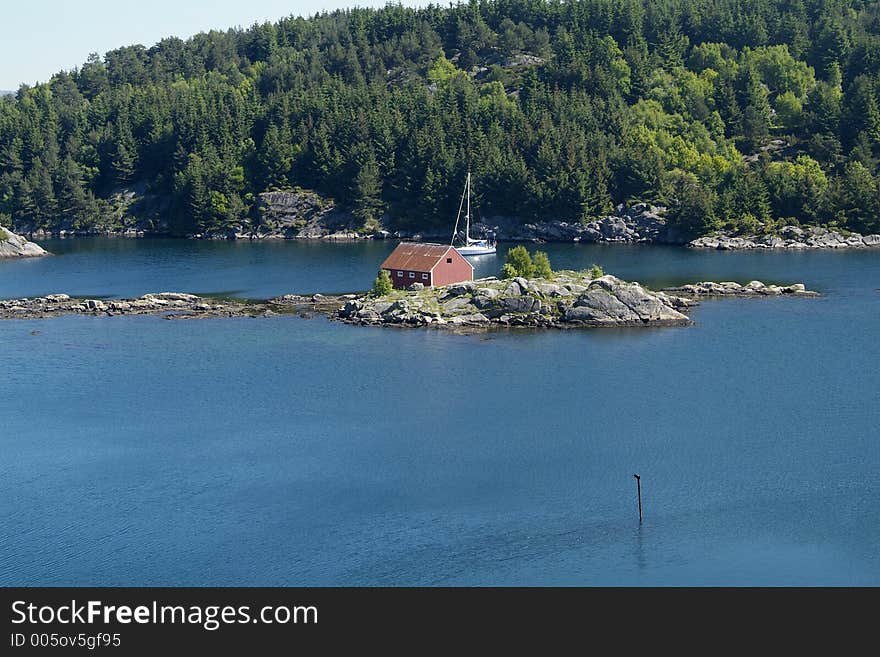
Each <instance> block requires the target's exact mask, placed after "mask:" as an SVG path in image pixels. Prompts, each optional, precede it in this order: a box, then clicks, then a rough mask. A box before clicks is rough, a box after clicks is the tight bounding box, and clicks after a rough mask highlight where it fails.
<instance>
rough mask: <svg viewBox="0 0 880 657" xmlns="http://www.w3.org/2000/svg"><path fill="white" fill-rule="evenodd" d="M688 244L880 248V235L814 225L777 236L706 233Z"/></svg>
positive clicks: (731, 247) (703, 246)
mask: <svg viewBox="0 0 880 657" xmlns="http://www.w3.org/2000/svg"><path fill="white" fill-rule="evenodd" d="M688 246H690V247H693V248H697V249H718V250H719V251H728V250H736V249H864V248H878V247H880V235H859V234H858V233H847V234H844V233H840V232H838V231H835V230H828V229H827V228H820V227H818V226H808V227H806V228H802V227H800V226H785V227H784V228H783V229H782V230H780V231H779V234H777V235H760V236H755V235H751V236H745V237H731V236H729V235H722V234H715V235H707V236H705V237H700V238H698V239H695V240H693V241H692V242H690V243H689V244H688Z"/></svg>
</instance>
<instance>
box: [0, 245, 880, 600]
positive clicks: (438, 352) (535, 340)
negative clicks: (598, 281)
mask: <svg viewBox="0 0 880 657" xmlns="http://www.w3.org/2000/svg"><path fill="white" fill-rule="evenodd" d="M46 245H47V247H48V248H50V250H52V251H53V252H54V253H56V254H57V255H55V256H54V257H52V258H44V259H40V260H33V261H16V262H8V261H7V262H0V297H17V296H26V295H35V294H43V293H48V292H68V293H71V294H88V295H102V296H104V295H106V296H131V295H134V294H143V293H145V292H150V291H161V290H175V291H191V292H201V293H236V294H240V295H241V296H253V297H266V296H272V295H274V294H280V293H284V292H291V291H301V292H305V291H309V292H312V291H327V292H331V291H347V290H353V289H363V288H365V287H367V286H368V285H369V284H370V280H371V279H372V276H373V275H374V273H375V270H376V267H377V264H378V262H380V261H381V259H382V258H383V257H384V255H385V254H386V253H387V252H388V251H389V250H390V249H391V248H392V247H393V244H391V243H369V244H366V243H365V244H295V243H279V244H237V243H233V244H228V243H203V242H173V241H148V240H143V241H135V240H79V241H68V242H47V243H46ZM543 248H545V250H547V251H548V252H549V254H550V257H551V260H552V261H553V264H554V266H556V267H572V266H576V267H584V266H587V265H589V264H591V263H593V262H598V263H600V264H602V265H603V266H604V267H605V269H606V271H610V272H612V273H615V274H617V275H620V276H622V277H624V278H628V279H636V280H640V281H642V282H644V283H647V284H651V285H659V284H664V283H675V282H683V281H693V280H702V279H715V280H741V281H747V280H749V279H751V278H760V279H763V280H766V281H769V280H776V281H789V282H794V281H803V282H804V283H806V284H807V286H808V287H810V288H813V289H819V290H821V291H822V292H823V296H822V297H821V298H818V299H795V298H786V299H751V300H723V301H707V302H704V303H703V304H702V305H701V306H700V307H699V308H698V309H697V310H696V311H695V312H694V313H693V317H694V319H695V320H696V325H695V326H692V327H687V328H675V329H627V330H618V329H601V330H592V331H568V332H527V331H515V332H498V333H491V334H488V335H471V336H461V335H451V334H447V333H442V332H437V331H430V330H409V331H407V330H391V329H381V328H363V327H352V326H348V325H343V324H339V323H335V322H330V321H327V320H324V319H312V320H305V319H301V318H298V317H288V316H285V317H277V318H269V319H216V320H202V321H165V320H163V319H160V318H158V317H113V318H107V317H98V318H94V317H77V316H69V317H64V318H59V319H51V320H35V321H0V345H2V347H3V348H2V361H0V362H2V365H0V418H3V421H2V423H0V454H2V457H0V585H148V584H151V585H331V584H333V585H335V584H340V585H347V584H354V585H403V584H429V585H451V584H479V585H483V584H489V585H491V584H525V585H538V584H587V585H598V584H606V585H643V584H644V585H709V584H721V585H775V584H782V585H789V584H791V585H831V584H833V585H878V584H880V551H878V550H877V545H880V505H878V502H877V500H878V499H880V484H878V480H877V473H878V470H880V444H878V438H880V431H878V423H880V372H878V362H880V346H878V336H880V292H878V291H877V288H880V253H876V252H874V253H870V252H848V253H836V252H806V253H795V254H792V253H732V252H729V253H719V252H702V251H688V250H683V249H672V248H670V249H665V248H650V247H648V248H637V247H595V246H586V245H545V246H544V247H543ZM497 266H498V260H497V258H495V259H489V260H487V261H486V262H484V263H482V264H481V265H480V268H479V270H478V275H479V274H480V273H484V274H488V273H494V270H495V269H497ZM635 472H638V473H640V474H641V476H642V493H643V500H644V511H645V520H644V522H643V523H642V524H641V525H640V524H639V522H638V511H637V506H636V495H635V493H636V491H635V482H634V479H633V477H632V474H633V473H635Z"/></svg>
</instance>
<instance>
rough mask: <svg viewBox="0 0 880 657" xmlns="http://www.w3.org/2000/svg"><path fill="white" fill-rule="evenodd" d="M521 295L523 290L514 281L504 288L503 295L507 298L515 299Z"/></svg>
mask: <svg viewBox="0 0 880 657" xmlns="http://www.w3.org/2000/svg"><path fill="white" fill-rule="evenodd" d="M522 293H523V290H522V288H521V287H520V286H519V283H517V282H516V281H511V282H510V283H508V285H507V287H506V288H504V295H505V296H508V297H516V296H519V295H520V294H522Z"/></svg>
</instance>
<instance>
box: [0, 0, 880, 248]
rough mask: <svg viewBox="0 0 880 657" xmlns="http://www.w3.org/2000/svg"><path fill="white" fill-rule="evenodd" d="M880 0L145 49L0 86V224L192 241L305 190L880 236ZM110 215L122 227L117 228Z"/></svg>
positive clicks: (413, 206)
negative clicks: (640, 210) (467, 199)
mask: <svg viewBox="0 0 880 657" xmlns="http://www.w3.org/2000/svg"><path fill="white" fill-rule="evenodd" d="M878 94H880V4H878V3H877V2H873V1H869V0H570V1H565V2H563V1H560V0H472V1H471V2H469V3H466V4H459V5H454V6H453V5H450V6H448V7H441V6H430V7H427V8H424V9H409V8H404V7H401V6H395V5H389V6H387V7H386V8H384V9H379V10H372V9H352V10H347V11H337V12H333V13H325V14H320V15H317V16H314V17H312V18H308V19H304V18H296V17H289V18H285V19H282V20H280V21H278V22H277V23H265V24H258V25H254V26H252V27H250V28H249V29H231V30H228V31H225V32H216V31H214V32H210V33H203V34H199V35H196V36H194V37H192V38H191V39H189V40H186V41H184V40H181V39H177V38H168V39H164V40H163V41H161V42H159V43H157V44H155V45H153V46H152V47H144V46H140V45H136V46H129V47H123V48H119V49H117V50H113V51H111V52H108V53H106V54H105V55H104V56H103V57H100V56H98V55H92V56H90V57H89V59H88V61H86V62H85V63H84V64H83V65H82V66H81V67H79V68H78V69H76V70H73V71H69V72H60V73H58V74H57V75H55V76H53V77H52V79H51V80H49V81H48V82H46V83H44V84H39V85H37V86H35V87H28V86H22V87H21V88H20V89H19V90H18V91H17V93H16V95H14V96H8V97H5V98H0V223H3V224H6V225H10V224H12V225H13V226H14V227H16V228H21V229H25V230H32V229H34V228H44V229H49V230H52V229H57V228H59V227H64V228H67V229H86V228H90V227H94V226H108V225H109V226H111V227H112V222H113V221H114V217H113V213H112V212H111V204H110V203H109V202H108V199H109V198H110V197H111V195H112V194H113V193H114V192H118V191H119V190H120V189H126V188H131V187H136V186H139V187H140V188H141V189H145V190H148V193H149V194H151V195H155V196H157V197H161V198H164V199H166V200H167V210H166V214H167V221H168V227H169V230H170V231H171V232H173V233H174V234H180V235H185V234H192V233H207V234H210V233H212V232H213V233H220V232H223V231H225V230H228V229H229V228H231V227H237V226H245V227H246V226H248V225H249V224H250V223H251V222H254V221H256V220H257V219H258V196H257V195H258V194H259V193H260V192H263V191H266V190H274V189H288V188H296V187H302V188H307V189H314V190H317V191H318V192H320V193H322V194H325V195H327V196H329V197H332V198H333V199H335V200H336V202H337V203H338V204H339V205H341V206H342V207H345V208H348V209H350V210H351V212H352V214H353V216H354V217H356V218H357V221H358V222H362V224H363V225H364V226H365V227H367V228H369V227H374V226H376V225H377V220H379V219H382V218H384V220H385V221H386V223H387V224H388V225H391V226H398V227H407V226H410V227H419V226H426V225H431V224H433V225H437V224H438V222H439V223H440V224H443V225H445V224H448V223H449V221H450V218H451V217H454V214H455V210H456V209H457V206H458V201H459V197H460V193H461V189H462V187H463V183H464V177H465V175H466V172H467V170H468V168H470V169H471V170H472V172H473V174H474V190H475V192H476V193H477V195H478V203H479V205H480V208H481V211H482V213H483V215H484V216H489V215H493V214H495V215H507V216H515V217H520V218H522V220H523V221H527V220H530V219H534V218H546V219H552V218H560V219H567V220H575V221H576V220H578V219H581V220H588V219H591V218H593V217H597V216H602V215H603V214H606V213H608V212H610V211H612V210H613V208H614V206H615V205H616V204H618V203H621V202H632V201H634V200H646V201H652V202H663V203H665V204H667V205H668V206H669V208H670V211H669V219H670V221H671V222H673V223H674V224H675V225H677V226H678V227H679V228H680V229H681V230H682V231H683V232H684V233H687V234H689V235H699V234H703V233H706V232H708V231H710V230H712V229H715V228H725V229H727V230H731V231H764V232H769V231H772V230H773V229H774V227H778V226H779V225H780V222H783V221H784V222H786V223H791V222H800V223H802V224H828V225H833V226H837V227H840V228H844V229H849V230H854V231H860V232H880V192H878V188H880V106H878ZM108 222H109V223H108Z"/></svg>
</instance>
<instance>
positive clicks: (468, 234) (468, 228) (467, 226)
mask: <svg viewBox="0 0 880 657" xmlns="http://www.w3.org/2000/svg"><path fill="white" fill-rule="evenodd" d="M464 218H465V229H464V237H465V239H466V240H467V241H468V242H470V241H471V172H470V169H468V175H467V214H466V215H465V216H464Z"/></svg>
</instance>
